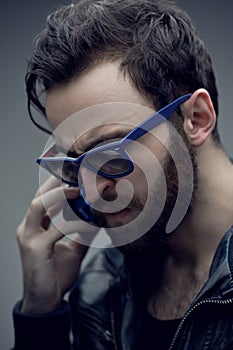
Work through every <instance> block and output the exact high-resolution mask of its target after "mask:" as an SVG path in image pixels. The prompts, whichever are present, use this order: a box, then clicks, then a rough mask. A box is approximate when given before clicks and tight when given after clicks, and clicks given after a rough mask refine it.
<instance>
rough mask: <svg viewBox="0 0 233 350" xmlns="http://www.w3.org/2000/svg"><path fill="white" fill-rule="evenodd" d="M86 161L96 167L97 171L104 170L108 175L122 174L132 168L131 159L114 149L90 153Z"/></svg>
mask: <svg viewBox="0 0 233 350" xmlns="http://www.w3.org/2000/svg"><path fill="white" fill-rule="evenodd" d="M85 162H87V163H88V164H89V165H91V166H92V167H93V168H95V169H96V171H97V172H98V171H102V172H103V173H105V174H106V175H113V176H114V175H121V174H124V173H126V172H128V171H129V170H130V163H129V160H128V159H126V158H123V156H122V155H121V154H120V153H118V152H116V151H114V150H107V151H103V152H96V153H94V154H93V155H88V157H86V158H85Z"/></svg>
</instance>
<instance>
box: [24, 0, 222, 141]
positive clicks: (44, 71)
mask: <svg viewBox="0 0 233 350" xmlns="http://www.w3.org/2000/svg"><path fill="white" fill-rule="evenodd" d="M104 59H106V60H116V59H120V60H121V69H122V70H123V72H124V73H125V74H128V75H129V76H130V78H131V79H132V82H133V83H134V85H135V87H136V88H137V89H138V91H139V92H140V93H142V94H143V95H145V97H147V98H148V99H149V100H150V101H152V102H153V104H154V106H156V107H157V108H160V107H162V106H163V105H165V104H167V103H169V102H170V101H171V100H173V99H175V98H177V97H178V96H180V95H181V94H184V93H189V92H191V93H192V92H194V91H195V90H196V89H198V88H201V87H202V88H205V89H207V90H208V91H209V93H210V96H211V99H212V101H213V105H214V108H215V111H216V114H218V92H217V88H216V82H215V76H214V72H213V67H212V62H211V58H210V55H209V53H208V51H207V49H206V47H205V45H204V44H203V42H202V40H201V39H200V37H199V36H198V33H197V31H196V29H195V27H194V26H193V24H192V22H191V19H190V18H189V16H188V15H187V13H186V12H185V11H183V10H182V9H180V8H178V7H177V6H176V5H175V4H174V3H172V2H169V1H159V2H158V1H156V0H80V1H78V2H77V3H75V4H71V5H69V6H63V7H61V8H59V9H58V10H57V11H55V12H53V13H52V14H50V15H49V16H48V18H47V25H46V28H45V29H44V30H43V31H42V32H41V33H40V34H39V35H38V36H37V38H36V40H35V45H34V54H33V56H32V58H31V59H30V61H29V65H28V71H27V75H26V88H27V98H28V108H29V113H30V115H31V110H30V107H31V105H33V106H34V107H36V108H37V109H38V110H39V111H40V112H42V113H43V114H44V115H45V114H46V113H45V108H44V106H43V105H42V103H41V102H40V98H39V96H40V93H41V91H42V90H45V91H48V90H49V89H52V88H54V87H56V86H59V85H61V84H66V83H67V82H69V81H70V80H72V79H73V78H75V77H78V76H79V74H81V73H83V72H84V71H85V70H87V69H88V68H90V67H91V66H92V65H95V64H97V63H98V62H100V61H101V60H104ZM31 118H32V119H33V117H32V115H31ZM34 122H35V120H34ZM35 123H36V124H37V122H35ZM37 126H39V125H38V124H37ZM39 127H40V126H39ZM41 128H42V129H44V128H43V127H41ZM213 138H214V139H215V140H216V141H219V135H218V131H217V126H216V127H215V129H214V131H213Z"/></svg>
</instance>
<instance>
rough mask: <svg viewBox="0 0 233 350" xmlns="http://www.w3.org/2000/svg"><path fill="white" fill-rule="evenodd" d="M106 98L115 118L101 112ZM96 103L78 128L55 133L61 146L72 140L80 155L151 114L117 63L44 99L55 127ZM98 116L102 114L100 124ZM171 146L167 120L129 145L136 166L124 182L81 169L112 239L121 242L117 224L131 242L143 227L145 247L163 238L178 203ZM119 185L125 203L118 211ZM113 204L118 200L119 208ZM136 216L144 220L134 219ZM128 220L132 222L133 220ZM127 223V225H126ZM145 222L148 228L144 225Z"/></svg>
mask: <svg viewBox="0 0 233 350" xmlns="http://www.w3.org/2000/svg"><path fill="white" fill-rule="evenodd" d="M118 102H120V103H121V104H120V107H116V108H114V107H115V106H118V104H117V103H118ZM106 103H107V104H109V106H110V107H111V106H113V115H112V117H113V118H109V115H108V114H107V113H102V114H101V113H100V112H98V111H101V105H102V104H106ZM124 104H125V105H124ZM134 104H137V105H140V106H141V108H138V110H137V111H136V112H134V113H133V112H132V111H131V110H130V108H131V106H133V105H134ZM95 106H97V108H96V113H94V114H93V115H92V116H91V118H89V119H88V118H85V113H84V118H80V120H79V121H77V125H76V126H77V132H76V131H75V130H74V129H75V128H74V127H73V126H72V128H71V129H72V130H71V131H70V130H69V132H66V133H65V132H64V133H63V134H59V137H58V138H57V142H58V143H59V144H61V146H63V148H64V147H65V148H66V147H68V148H69V150H70V145H72V146H71V150H72V152H73V153H74V155H75V154H77V155H79V154H82V153H83V152H85V151H87V150H89V149H90V148H93V147H95V146H97V145H98V146H99V145H100V144H102V143H103V142H111V141H113V140H116V139H119V137H123V136H124V135H126V134H127V133H128V132H129V131H130V130H131V129H133V127H134V126H136V125H138V124H139V123H140V122H141V121H143V120H144V119H145V118H146V117H148V116H149V115H150V114H152V113H153V109H152V108H153V107H152V106H151V105H149V103H148V101H147V100H146V99H145V98H143V97H142V96H141V95H140V94H139V93H138V92H137V91H136V90H135V88H134V87H133V86H132V85H131V83H130V81H129V79H127V77H124V76H123V74H122V73H121V72H120V71H119V65H118V64H116V63H108V64H106V63H105V64H103V65H98V66H96V67H94V68H92V69H91V70H89V71H88V72H87V73H85V74H84V75H83V76H81V77H79V78H78V79H76V80H74V81H72V82H71V83H70V84H67V85H64V86H61V87H57V88H55V89H53V90H51V91H50V92H49V93H48V94H47V99H46V112H47V116H48V119H49V122H50V124H51V126H52V128H53V129H54V130H55V131H56V129H57V128H58V127H59V126H60V125H61V124H62V123H64V122H66V121H68V119H69V117H70V116H71V115H74V114H76V113H77V112H78V113H80V112H81V113H80V116H82V111H83V110H84V111H87V110H90V111H95ZM104 106H105V105H104ZM122 106H123V107H124V112H119V111H118V110H117V108H122ZM99 107H100V108H99ZM127 109H128V111H127ZM103 110H104V109H103ZM81 119H82V120H81ZM96 119H98V123H97V124H96ZM85 124H87V125H85ZM92 124H93V125H92ZM68 129H69V128H68ZM82 130H83V132H82ZM182 137H185V135H182ZM67 144H69V146H67ZM169 147H170V148H171V147H172V148H173V149H174V148H175V147H176V140H175V137H174V136H172V132H171V129H170V128H169V125H167V123H163V124H161V125H160V126H159V127H157V128H156V130H155V131H153V133H152V134H150V133H148V134H146V135H144V136H143V137H141V138H140V140H139V141H138V142H137V143H132V144H131V145H130V146H129V149H127V151H128V152H129V153H130V155H131V157H132V159H134V161H135V168H134V171H133V172H132V173H131V174H130V175H128V176H126V177H125V178H124V179H125V180H127V181H126V182H122V178H121V179H109V178H104V177H101V176H99V175H97V176H96V174H93V172H92V171H91V170H89V169H87V168H85V167H81V168H80V178H81V181H82V186H83V188H84V191H85V195H86V198H87V200H88V201H89V203H90V204H93V206H94V208H95V212H96V215H97V216H98V217H99V222H101V225H103V226H104V227H106V231H107V232H108V233H109V235H110V237H111V239H112V241H113V244H115V245H121V244H120V243H119V242H121V239H120V241H118V240H119V230H118V229H119V227H120V228H121V232H123V234H124V235H127V237H128V241H129V242H133V241H134V240H135V239H136V238H138V237H139V236H140V235H138V234H135V232H142V234H144V233H146V232H147V234H146V239H144V238H143V237H142V239H140V240H138V244H139V245H142V246H143V245H144V243H145V242H148V244H149V245H150V244H151V243H152V244H156V241H159V240H160V238H161V233H163V232H164V231H165V227H166V223H167V222H168V219H169V216H170V214H171V211H172V209H173V207H174V205H175V202H176V198H177V191H178V177H177V170H176V164H174V160H172V157H171V156H170V153H169V151H168V149H169ZM177 148H178V146H177ZM189 151H190V150H189ZM137 160H138V161H137ZM141 166H142V167H141ZM182 170H183V171H184V173H185V172H187V174H186V176H185V177H184V178H186V177H187V176H189V174H188V171H189V169H187V167H186V166H184V167H183V169H182ZM129 183H130V184H132V185H133V195H132V196H131V197H130V198H129V195H128V193H129V191H130V188H129V186H128V184H129ZM119 184H120V186H121V197H120V204H121V208H122V209H121V208H120V210H119V197H118V195H119V193H118V189H119V188H118V187H119ZM93 186H94V187H93ZM165 192H166V193H165ZM148 196H149V197H150V201H148ZM117 198H118V201H117ZM102 200H104V201H102ZM114 203H116V205H115V207H114ZM148 203H149V204H148ZM110 206H111V210H110V212H109V210H108V208H109V207H110ZM98 209H99V210H98ZM142 213H143V215H141V214H142ZM160 214H161V215H160ZM137 218H140V220H136V219H137ZM148 218H153V219H152V220H149V221H150V225H149V226H148ZM130 223H132V224H131V225H129V224H130ZM123 227H124V230H122V228H123ZM145 227H148V228H146V230H145ZM144 231H145V232H144ZM115 237H118V239H115ZM148 237H150V239H148ZM123 241H124V244H126V243H127V240H124V239H123Z"/></svg>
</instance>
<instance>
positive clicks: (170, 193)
mask: <svg viewBox="0 0 233 350" xmlns="http://www.w3.org/2000/svg"><path fill="white" fill-rule="evenodd" d="M179 134H180V135H181V137H182V140H183V142H184V147H185V148H186V150H187V151H188V154H189V158H190V161H191V168H190V166H187V164H186V163H185V162H184V161H183V159H182V152H180V154H181V155H180V158H179V156H178V160H177V159H176V162H175V161H174V160H173V157H172V156H171V154H170V153H169V152H166V156H165V158H164V159H163V161H162V164H161V167H162V173H163V177H164V176H165V179H166V189H167V192H166V200H165V202H163V201H162V198H161V194H160V193H159V190H158V189H160V187H161V184H160V180H161V179H160V177H159V176H155V178H156V179H155V180H154V183H153V185H152V186H151V188H149V189H148V186H147V180H146V176H144V178H143V176H141V182H142V183H143V188H144V192H146V191H145V188H147V194H146V195H148V193H150V196H151V198H152V202H151V203H150V205H145V200H142V199H140V198H139V196H134V197H133V198H132V200H131V202H130V203H129V205H127V210H128V211H129V212H130V213H131V214H132V215H131V217H130V215H129V218H130V219H131V222H133V220H135V218H137V217H139V216H140V215H141V213H142V212H143V215H141V217H140V220H138V221H137V222H136V221H135V224H131V225H127V224H126V223H124V222H122V221H121V220H119V222H117V221H115V222H114V225H111V223H109V221H108V220H107V215H106V214H104V213H102V212H98V211H95V215H96V217H97V221H98V222H99V225H98V226H100V227H104V228H105V231H106V233H107V234H108V235H109V237H110V239H111V241H112V244H113V246H117V247H118V249H119V250H120V251H121V252H122V253H123V254H124V255H125V256H128V257H130V259H133V260H134V257H135V259H138V257H139V254H140V256H144V257H145V256H150V255H152V256H154V257H155V256H157V255H158V256H159V255H160V251H162V250H163V248H164V246H166V243H167V242H168V241H169V238H170V237H171V236H173V235H174V233H175V230H173V231H172V232H169V233H168V232H167V224H168V222H169V219H170V217H171V215H172V213H173V210H174V207H175V206H177V202H179V201H178V200H177V197H178V193H179V185H180V186H181V185H182V191H183V193H184V196H185V193H186V192H188V191H189V187H190V181H189V179H190V176H191V174H190V171H191V172H192V179H193V183H192V194H191V198H190V199H189V201H188V202H187V203H185V198H184V197H183V198H184V200H183V201H182V202H181V201H180V202H181V208H180V211H184V210H185V213H184V216H183V218H182V220H181V221H180V222H179V223H178V225H177V226H176V228H177V227H178V226H180V225H181V224H182V222H183V220H184V218H185V217H186V216H187V215H188V213H189V212H190V211H191V209H192V205H193V202H194V198H195V193H196V188H197V162H196V156H195V150H194V148H193V147H192V146H191V145H190V143H189V141H188V139H187V136H186V134H185V132H184V131H183V130H179ZM170 142H171V144H174V145H175V144H176V143H175V140H173V138H172V136H171V139H170ZM178 162H179V165H178V167H179V171H180V172H181V173H182V179H183V181H182V184H179V181H180V179H179V176H178V172H177V164H178ZM113 197H114V196H112V195H110V197H108V198H104V199H105V200H107V201H113V200H115V199H116V196H115V197H114V198H113ZM123 201H124V198H123ZM125 202H127V201H125ZM183 202H184V203H183ZM184 205H185V209H184ZM145 207H146V210H145ZM161 207H163V209H162V210H161V211H160V208H161ZM159 211H160V215H159V216H158V215H157V214H158V212H159ZM151 218H152V222H153V224H152V225H149V229H147V230H145V227H146V224H147V222H148V221H151ZM136 231H137V232H140V231H141V232H142V233H143V234H141V235H138V234H137V233H135V232H136Z"/></svg>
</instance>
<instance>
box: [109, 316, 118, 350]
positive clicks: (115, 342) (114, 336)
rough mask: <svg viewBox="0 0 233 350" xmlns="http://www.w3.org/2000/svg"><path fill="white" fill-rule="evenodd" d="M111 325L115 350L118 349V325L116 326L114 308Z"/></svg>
mask: <svg viewBox="0 0 233 350" xmlns="http://www.w3.org/2000/svg"><path fill="white" fill-rule="evenodd" d="M110 317H111V326H112V342H113V345H114V350H118V349H119V348H118V346H117V338H116V327H115V320H114V314H113V310H111V315H110Z"/></svg>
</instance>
